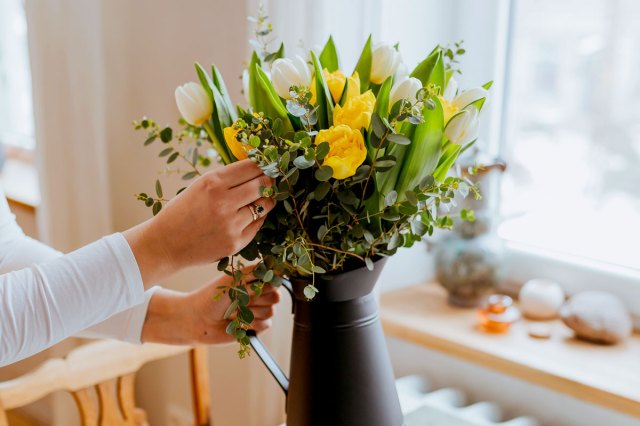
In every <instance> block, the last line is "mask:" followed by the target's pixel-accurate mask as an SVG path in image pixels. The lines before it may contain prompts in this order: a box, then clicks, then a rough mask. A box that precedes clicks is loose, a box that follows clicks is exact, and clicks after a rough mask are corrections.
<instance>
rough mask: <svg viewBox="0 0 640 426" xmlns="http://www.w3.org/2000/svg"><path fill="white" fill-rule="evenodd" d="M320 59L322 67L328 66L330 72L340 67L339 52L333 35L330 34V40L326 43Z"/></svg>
mask: <svg viewBox="0 0 640 426" xmlns="http://www.w3.org/2000/svg"><path fill="white" fill-rule="evenodd" d="M319 59H320V64H321V65H322V68H326V69H327V70H328V71H329V72H334V71H336V70H337V69H338V68H339V67H340V64H339V63H338V52H336V45H335V44H334V43H333V37H331V36H329V40H327V44H325V45H324V49H322V52H321V53H320V57H319Z"/></svg>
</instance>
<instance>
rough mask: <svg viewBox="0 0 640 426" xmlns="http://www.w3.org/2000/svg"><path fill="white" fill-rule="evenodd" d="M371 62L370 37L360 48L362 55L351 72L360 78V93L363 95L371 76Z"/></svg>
mask: <svg viewBox="0 0 640 426" xmlns="http://www.w3.org/2000/svg"><path fill="white" fill-rule="evenodd" d="M371 61H372V52H371V36H369V38H368V39H367V42H366V43H365V44H364V47H363V48H362V53H361V54H360V59H358V63H357V64H356V67H355V69H354V70H353V72H356V71H357V72H358V75H359V76H360V91H361V92H363V93H364V91H365V90H367V89H368V88H369V77H370V76H371Z"/></svg>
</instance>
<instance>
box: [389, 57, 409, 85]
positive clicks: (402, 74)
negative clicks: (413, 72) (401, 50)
mask: <svg viewBox="0 0 640 426" xmlns="http://www.w3.org/2000/svg"><path fill="white" fill-rule="evenodd" d="M407 77H409V68H407V64H405V63H404V62H402V61H400V64H398V69H397V70H396V73H395V74H394V75H393V81H400V80H404V79H405V78H407Z"/></svg>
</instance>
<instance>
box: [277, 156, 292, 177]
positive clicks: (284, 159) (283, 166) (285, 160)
mask: <svg viewBox="0 0 640 426" xmlns="http://www.w3.org/2000/svg"><path fill="white" fill-rule="evenodd" d="M290 161H291V154H290V153H289V151H285V152H284V154H282V156H280V161H279V164H278V167H279V168H280V171H281V172H283V173H284V172H285V171H286V170H287V169H288V168H289V162H290Z"/></svg>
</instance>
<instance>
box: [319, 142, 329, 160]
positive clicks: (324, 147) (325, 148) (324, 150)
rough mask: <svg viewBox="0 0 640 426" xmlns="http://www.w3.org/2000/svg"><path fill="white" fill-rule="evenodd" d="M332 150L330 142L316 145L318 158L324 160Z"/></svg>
mask: <svg viewBox="0 0 640 426" xmlns="http://www.w3.org/2000/svg"><path fill="white" fill-rule="evenodd" d="M330 150H331V145H329V142H321V143H320V145H318V146H316V160H318V161H322V160H324V158H325V157H326V156H327V154H328V153H329V151H330Z"/></svg>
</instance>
